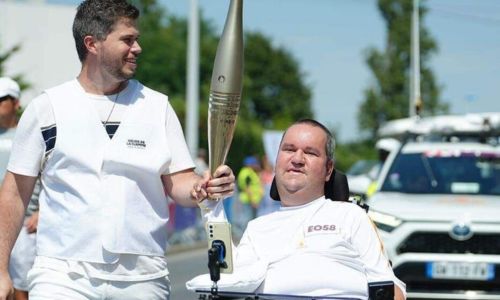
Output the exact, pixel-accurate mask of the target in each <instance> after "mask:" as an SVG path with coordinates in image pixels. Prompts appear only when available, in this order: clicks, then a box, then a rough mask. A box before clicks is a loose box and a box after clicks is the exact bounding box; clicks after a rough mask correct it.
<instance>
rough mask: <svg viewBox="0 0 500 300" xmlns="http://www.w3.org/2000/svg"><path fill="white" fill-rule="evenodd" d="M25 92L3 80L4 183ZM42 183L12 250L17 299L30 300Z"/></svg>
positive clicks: (0, 139)
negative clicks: (28, 276)
mask: <svg viewBox="0 0 500 300" xmlns="http://www.w3.org/2000/svg"><path fill="white" fill-rule="evenodd" d="M20 93H21V90H20V88H19V85H18V84H17V82H15V81H14V80H12V79H11V78H9V77H0V180H1V181H3V178H4V176H5V172H6V171H7V162H8V160H9V155H10V152H11V148H12V140H13V139H14V135H15V132H16V127H17V122H18V116H17V115H18V111H19V109H20ZM39 190H40V185H39V181H37V184H36V186H35V191H34V192H33V196H32V197H31V200H30V203H29V204H28V207H27V209H26V212H25V214H24V226H23V227H22V229H21V232H20V233H19V236H18V237H17V240H16V243H15V244H14V247H13V248H12V252H11V255H10V260H9V274H10V276H11V278H12V283H13V286H14V289H15V290H14V299H15V300H25V299H28V278H27V274H28V271H29V269H31V267H32V266H33V262H34V261H35V256H36V229H37V225H38V194H39Z"/></svg>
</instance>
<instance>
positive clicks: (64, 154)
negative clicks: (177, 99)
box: [0, 0, 234, 300]
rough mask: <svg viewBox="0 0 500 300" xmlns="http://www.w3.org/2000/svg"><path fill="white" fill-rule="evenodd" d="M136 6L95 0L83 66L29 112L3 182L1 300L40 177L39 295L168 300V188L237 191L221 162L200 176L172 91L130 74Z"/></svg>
mask: <svg viewBox="0 0 500 300" xmlns="http://www.w3.org/2000/svg"><path fill="white" fill-rule="evenodd" d="M138 17H139V11H138V10H137V8H136V7H134V6H132V5H130V4H129V3H127V1H125V0H86V1H83V2H82V3H81V4H80V5H79V6H78V9H77V12H76V16H75V19H74V23H73V36H74V38H75V44H76V49H77V52H78V57H79V59H80V61H81V63H82V68H81V71H80V73H79V75H78V77H77V78H76V79H74V80H71V81H69V82H66V83H64V84H62V85H59V86H57V87H55V88H51V89H48V90H46V91H45V92H44V93H42V94H41V95H40V96H39V97H37V98H35V99H34V100H33V101H32V102H31V103H30V105H29V106H28V107H27V109H26V111H25V112H24V114H23V117H22V118H21V120H20V123H19V126H18V131H17V133H16V139H15V141H14V144H13V151H12V154H11V158H10V161H9V165H8V168H7V169H8V172H7V174H6V176H5V180H4V182H3V185H2V188H1V190H0V300H4V299H6V297H7V296H8V295H9V293H10V289H11V281H10V278H9V276H8V275H7V271H6V270H7V263H8V254H9V253H10V249H11V248H12V245H13V243H14V240H15V238H16V236H17V233H18V232H19V228H20V226H21V220H22V213H23V211H24V207H25V206H26V205H27V203H28V200H29V198H30V196H31V193H32V191H33V187H34V185H35V180H36V177H37V176H38V175H39V174H40V177H41V181H42V186H43V189H42V191H41V194H40V212H41V213H40V217H39V227H38V237H37V257H36V259H35V264H34V266H33V269H32V270H31V271H30V273H29V280H30V298H31V299H32V300H33V299H34V300H41V299H47V300H48V299H51V300H57V299H61V300H62V299H169V294H170V283H169V279H168V274H169V272H168V269H167V262H166V260H165V257H164V253H165V248H166V243H167V242H166V238H167V232H166V222H167V220H168V208H167V202H166V196H165V192H166V193H167V194H168V196H169V197H170V198H172V199H173V200H174V201H176V202H177V203H178V204H180V205H185V206H195V205H196V204H197V203H198V202H199V201H202V200H204V199H205V198H206V197H210V198H213V199H219V198H223V197H225V196H228V195H230V194H232V193H233V191H234V175H233V173H232V171H231V169H229V168H228V167H227V166H220V167H219V168H218V169H217V170H216V172H215V174H214V176H213V178H210V175H209V174H208V173H206V174H205V176H204V177H200V176H199V175H197V174H195V173H194V171H193V170H194V164H193V161H192V158H191V157H190V155H189V151H188V150H187V146H186V143H185V140H184V137H183V133H182V129H181V126H180V124H179V121H178V119H177V116H176V114H175V112H174V111H173V110H172V107H171V106H170V104H169V102H168V98H167V97H166V96H165V95H163V94H161V93H158V92H156V91H154V90H151V89H149V88H147V87H145V86H143V85H142V84H141V83H140V82H138V81H136V80H132V79H131V78H132V77H133V75H134V73H135V70H136V68H137V63H138V60H137V59H138V56H139V54H140V53H141V51H142V49H141V47H140V46H139V43H138V38H139V30H138V29H137V25H136V20H137V18H138Z"/></svg>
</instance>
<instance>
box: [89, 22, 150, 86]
mask: <svg viewBox="0 0 500 300" xmlns="http://www.w3.org/2000/svg"><path fill="white" fill-rule="evenodd" d="M138 38H139V31H138V30H137V27H136V24H135V21H134V20H130V19H125V18H124V19H121V20H119V21H117V23H116V24H115V26H114V28H113V31H111V32H110V33H109V34H108V36H107V37H106V39H105V40H104V41H98V42H97V45H98V47H99V52H98V60H99V63H100V64H101V66H102V68H103V70H104V72H106V73H108V74H109V75H111V76H112V77H114V78H115V79H117V80H119V81H122V80H126V79H130V78H132V77H133V76H134V74H135V70H136V68H137V57H138V56H139V54H140V53H141V51H142V49H141V47H140V46H139V43H138V41H137V40H138Z"/></svg>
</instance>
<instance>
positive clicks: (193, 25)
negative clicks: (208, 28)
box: [186, 0, 200, 157]
mask: <svg viewBox="0 0 500 300" xmlns="http://www.w3.org/2000/svg"><path fill="white" fill-rule="evenodd" d="M189 8H190V13H189V23H188V50H187V74H186V77H187V78H186V79H187V89H186V97H187V103H186V140H187V144H188V147H189V151H190V152H191V156H192V157H196V155H197V152H198V122H199V114H198V106H199V102H200V95H199V90H200V88H199V87H200V75H199V73H200V70H199V68H200V64H199V60H200V21H199V12H198V0H190V2H189Z"/></svg>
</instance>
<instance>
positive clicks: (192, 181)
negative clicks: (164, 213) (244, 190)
mask: <svg viewBox="0 0 500 300" xmlns="http://www.w3.org/2000/svg"><path fill="white" fill-rule="evenodd" d="M162 182H163V186H164V187H165V191H166V192H167V194H168V196H170V198H172V199H173V200H174V201H175V202H176V203H177V204H179V205H182V206H188V207H193V206H196V205H197V203H198V202H200V201H202V200H204V199H206V198H207V197H209V198H212V199H222V198H225V197H228V196H230V195H232V194H233V193H234V174H233V171H232V170H231V169H230V168H229V167H228V166H226V165H222V166H220V167H218V168H217V170H215V173H214V176H213V178H211V179H210V175H209V171H206V172H205V174H204V176H203V177H201V176H199V175H197V174H196V173H195V172H194V170H193V169H188V170H184V171H180V172H177V173H173V174H169V175H162Z"/></svg>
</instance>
